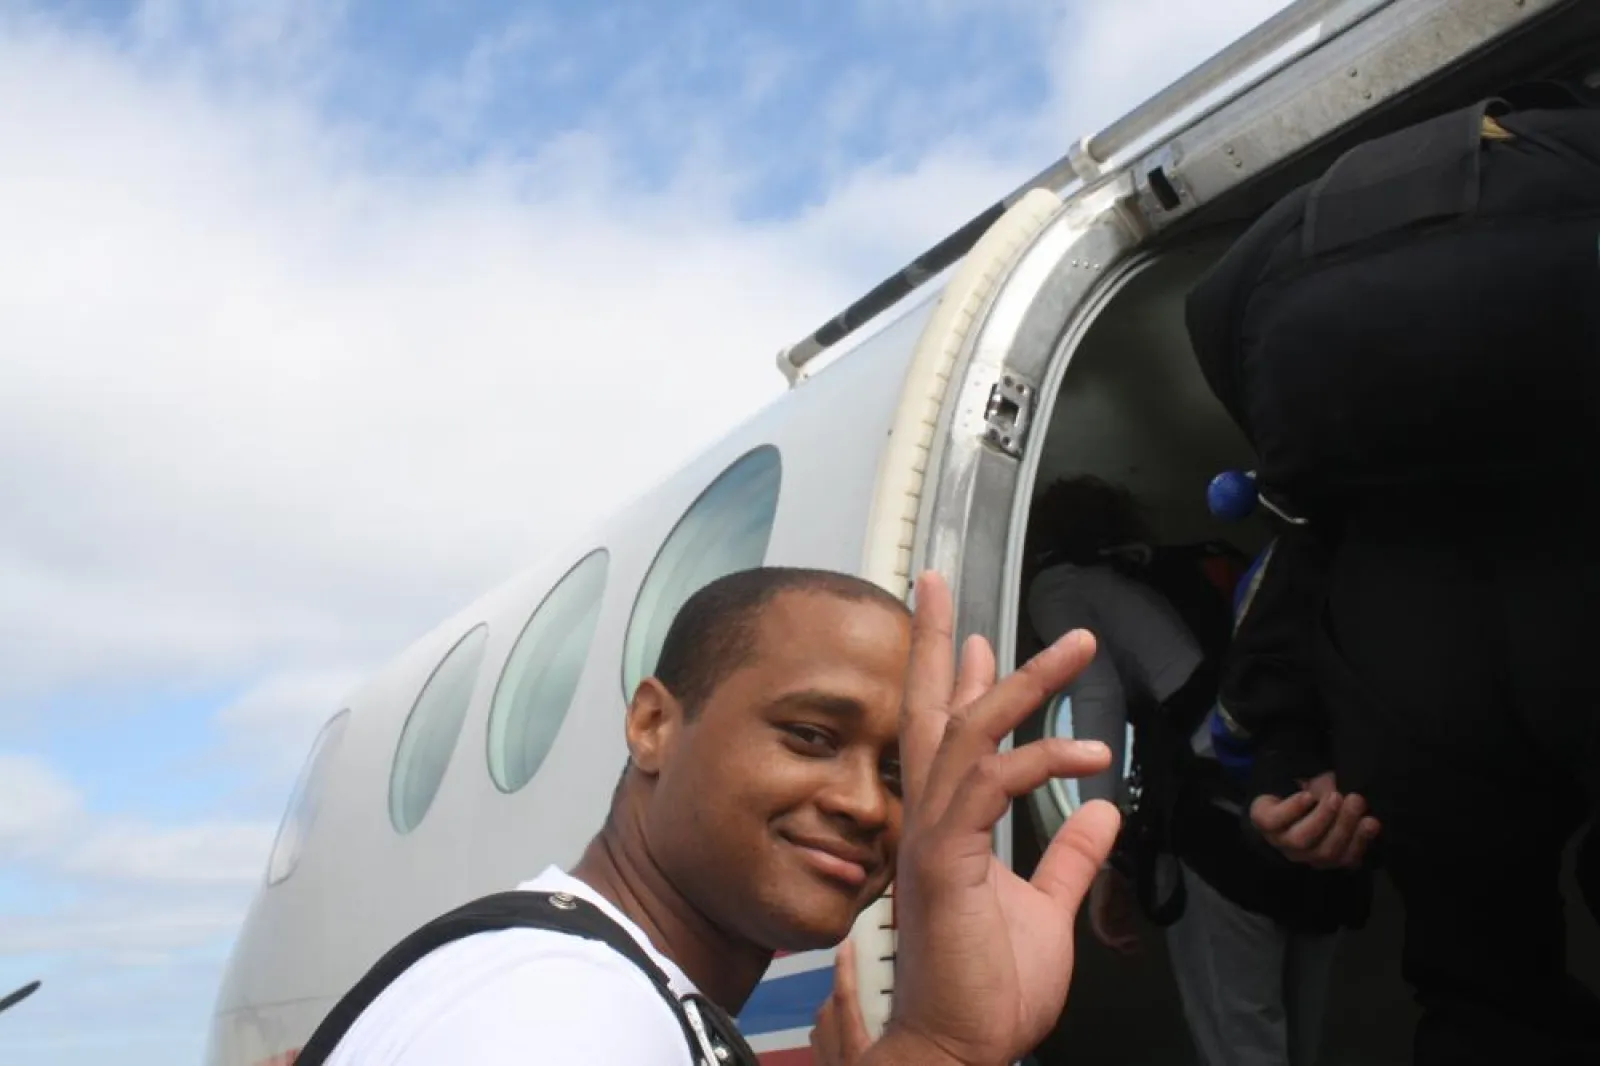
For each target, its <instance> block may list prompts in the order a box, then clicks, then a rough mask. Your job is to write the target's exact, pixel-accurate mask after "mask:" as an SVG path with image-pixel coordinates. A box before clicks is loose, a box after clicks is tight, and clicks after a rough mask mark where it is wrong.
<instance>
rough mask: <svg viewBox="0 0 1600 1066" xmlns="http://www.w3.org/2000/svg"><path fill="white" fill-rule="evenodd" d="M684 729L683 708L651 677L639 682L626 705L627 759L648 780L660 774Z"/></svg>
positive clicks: (663, 686)
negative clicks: (679, 732)
mask: <svg viewBox="0 0 1600 1066" xmlns="http://www.w3.org/2000/svg"><path fill="white" fill-rule="evenodd" d="M682 726H683V705H682V704H681V703H679V702H678V700H677V697H675V696H673V694H672V693H670V692H668V691H667V689H666V686H665V685H663V684H662V683H661V682H659V681H657V680H656V679H655V678H653V677H647V678H645V679H644V680H643V681H641V682H639V687H638V688H637V689H635V690H634V692H633V699H632V700H631V701H629V703H628V720H627V736H628V758H629V760H630V761H631V762H632V763H633V765H634V766H635V767H637V768H638V769H639V770H640V771H641V772H642V773H644V774H645V775H646V776H647V777H654V776H655V775H656V774H658V773H660V772H661V765H662V763H663V762H665V761H666V757H667V753H668V752H669V751H671V749H672V745H673V743H674V742H675V741H676V740H677V738H678V731H679V729H681V728H682Z"/></svg>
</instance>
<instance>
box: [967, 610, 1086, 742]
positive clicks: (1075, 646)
mask: <svg viewBox="0 0 1600 1066" xmlns="http://www.w3.org/2000/svg"><path fill="white" fill-rule="evenodd" d="M1094 656H1095V641H1094V636H1093V634H1091V633H1089V632H1088V631H1087V630H1083V629H1075V630H1073V631H1072V632H1070V633H1068V634H1067V635H1066V636H1064V637H1062V638H1061V639H1060V640H1058V641H1056V642H1055V643H1054V644H1052V645H1050V646H1049V647H1048V648H1046V649H1045V650H1044V651H1042V652H1040V653H1039V654H1038V655H1035V656H1034V657H1033V658H1031V659H1029V660H1028V661H1027V662H1025V663H1023V664H1022V667H1021V669H1019V670H1017V671H1016V672H1015V673H1013V674H1010V675H1009V676H1007V677H1006V679H1005V680H1003V681H1001V682H1000V683H999V684H998V685H995V686H994V687H993V688H991V689H990V690H989V691H988V692H987V693H985V694H984V696H983V697H982V698H981V699H979V700H978V701H977V702H976V703H975V704H973V705H972V708H971V710H970V711H968V712H967V720H968V722H970V723H971V725H972V727H973V728H974V729H975V730H976V731H977V732H978V733H979V734H981V735H982V736H983V737H984V738H985V739H987V740H988V741H990V742H992V743H995V744H998V743H1000V741H1001V740H1003V739H1005V737H1006V734H1008V733H1010V732H1011V731H1012V730H1014V729H1016V728H1017V726H1019V725H1021V724H1022V723H1023V722H1024V721H1026V720H1027V718H1028V716H1029V715H1030V714H1032V713H1033V712H1034V711H1036V710H1038V709H1039V707H1041V706H1042V705H1043V704H1044V702H1045V701H1046V700H1047V699H1049V698H1050V697H1051V696H1053V695H1055V694H1056V693H1057V692H1059V691H1061V690H1062V689H1064V688H1066V687H1067V686H1068V685H1070V684H1071V683H1072V682H1073V680H1075V679H1076V678H1077V676H1078V675H1079V674H1081V673H1083V668H1084V667H1086V666H1088V665H1089V663H1090V661H1091V660H1092V659H1093V658H1094Z"/></svg>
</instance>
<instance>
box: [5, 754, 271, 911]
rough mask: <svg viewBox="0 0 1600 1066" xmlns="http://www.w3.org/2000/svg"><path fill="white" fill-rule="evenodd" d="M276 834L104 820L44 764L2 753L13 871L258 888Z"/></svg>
mask: <svg viewBox="0 0 1600 1066" xmlns="http://www.w3.org/2000/svg"><path fill="white" fill-rule="evenodd" d="M275 830H276V826H275V825H272V824H268V823H266V822H249V821H244V822H239V821H232V822H230V821H217V820H212V821H204V822H199V823H189V824H183V825H176V826H162V825H152V824H150V823H148V822H143V821H137V820H133V819H128V818H121V817H107V816H103V815H98V814H95V813H94V812H92V811H90V810H89V809H88V807H87V805H86V804H85V802H84V797H83V794H82V793H81V792H80V791H79V790H78V789H77V788H76V787H75V786H74V785H73V784H72V783H71V782H69V781H68V780H66V778H64V777H63V776H62V774H61V773H60V771H59V770H57V769H56V768H55V767H53V766H51V765H50V764H49V763H48V762H46V761H45V760H43V759H41V758H38V757H37V756H32V755H22V754H15V753H8V752H0V863H4V864H5V865H6V866H7V867H9V868H11V869H13V870H15V869H29V870H32V871H34V872H36V873H43V874H46V875H52V876H59V875H76V876H79V877H84V878H88V879H90V880H93V881H98V882H104V883H110V882H126V883H130V884H146V885H149V884H162V885H190V886H213V885H252V884H255V883H256V882H258V881H259V880H260V878H261V874H262V871H263V870H265V869H266V861H267V852H268V850H269V849H270V847H271V845H272V836H273V833H274V832H275Z"/></svg>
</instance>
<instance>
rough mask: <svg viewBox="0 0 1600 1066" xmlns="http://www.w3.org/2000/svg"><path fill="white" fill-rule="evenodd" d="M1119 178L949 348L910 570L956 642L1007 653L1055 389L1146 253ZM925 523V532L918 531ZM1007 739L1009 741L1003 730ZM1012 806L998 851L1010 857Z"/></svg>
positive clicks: (1056, 232)
mask: <svg viewBox="0 0 1600 1066" xmlns="http://www.w3.org/2000/svg"><path fill="white" fill-rule="evenodd" d="M1135 192H1136V190H1135V187H1134V184H1133V181H1132V179H1131V178H1129V177H1128V176H1126V175H1122V176H1119V177H1118V178H1117V179H1114V180H1110V181H1108V182H1107V183H1106V184H1105V185H1104V186H1102V187H1101V188H1099V189H1096V190H1090V191H1087V192H1085V193H1084V194H1082V195H1081V196H1079V197H1076V198H1074V200H1073V202H1071V203H1070V204H1069V206H1068V207H1067V208H1066V209H1065V210H1064V211H1062V213H1061V214H1060V216H1059V217H1058V218H1057V219H1055V220H1054V221H1053V222H1052V223H1051V224H1050V225H1049V226H1048V227H1047V228H1045V229H1044V230H1043V231H1042V232H1040V234H1039V235H1038V236H1037V237H1036V238H1035V240H1034V241H1033V243H1032V244H1031V245H1030V246H1029V247H1028V248H1027V249H1026V250H1025V251H1024V252H1023V253H1022V254H1021V255H1020V256H1019V257H1018V259H1017V261H1016V263H1015V265H1014V266H1013V267H1012V269H1011V272H1010V275H1009V277H1008V278H1007V279H1006V280H1005V282H1004V283H1003V284H1002V285H1001V286H1000V287H999V288H998V289H997V291H996V292H995V294H994V297H993V299H992V300H991V301H990V303H989V305H988V307H987V308H986V312H985V314H984V316H983V319H982V322H981V325H979V327H978V328H977V329H975V330H973V331H972V332H971V333H970V335H969V336H968V338H967V341H966V343H965V344H964V345H963V348H962V350H961V352H960V354H959V355H958V357H957V360H956V365H955V367H954V368H953V371H952V374H951V388H950V389H949V390H948V391H947V393H946V399H945V403H944V405H943V407H942V409H941V411H940V416H939V424H938V428H937V430H936V432H935V434H934V440H935V441H936V442H939V444H937V445H936V446H935V448H934V450H933V453H932V454H931V455H930V457H929V460H930V461H929V469H928V471H927V474H926V477H927V478H928V480H929V481H930V482H931V484H932V486H933V491H932V492H930V493H924V494H923V498H922V509H921V514H919V516H918V521H917V528H918V530H919V532H921V533H922V535H921V536H919V537H918V538H917V544H916V546H915V549H914V553H913V554H914V559H913V564H914V565H913V567H912V572H913V573H915V572H919V571H921V570H923V569H930V568H931V569H936V570H938V571H939V572H940V573H942V574H944V575H945V578H946V580H948V581H949V582H950V587H951V593H952V596H953V598H954V600H955V630H956V639H957V641H958V642H960V641H963V640H965V639H966V638H967V637H968V636H969V635H971V634H973V633H977V634H980V635H982V636H984V637H985V638H987V639H988V640H989V642H990V644H991V645H992V646H993V647H994V650H995V655H996V657H997V659H998V660H999V666H1000V673H1001V674H1002V675H1004V674H1006V673H1009V672H1011V670H1012V668H1013V667H1012V659H1013V658H1014V656H1015V648H1016V640H1017V631H1016V629H1017V627H1016V605H1017V592H1016V590H1015V589H1013V588H1012V587H1011V584H1012V583H1014V578H1015V574H1016V572H1017V564H1018V560H1017V558H1016V555H1017V551H1018V549H1019V546H1020V544H1021V540H1022V531H1023V529H1024V528H1025V527H1026V523H1027V518H1028V507H1029V503H1030V498H1031V493H1030V492H1028V491H1027V489H1028V488H1030V487H1031V485H1032V482H1033V478H1034V476H1035V474H1036V471H1037V468H1038V463H1039V454H1040V451H1041V446H1042V444H1043V441H1044V429H1043V427H1047V426H1048V425H1049V422H1050V413H1051V411H1050V409H1051V407H1052V406H1053V403H1054V398H1055V393H1056V388H1057V387H1058V386H1059V384H1060V381H1061V377H1062V375H1063V374H1064V373H1065V371H1066V367H1067V364H1068V363H1069V362H1070V361H1071V358H1072V354H1073V352H1074V351H1075V350H1076V349H1077V347H1078V345H1079V343H1080V342H1081V341H1082V339H1083V337H1084V335H1085V334H1086V333H1087V331H1088V329H1089V326H1090V325H1091V324H1092V323H1093V322H1094V320H1095V319H1096V318H1097V317H1098V315H1099V313H1100V312H1101V310H1103V309H1104V308H1105V307H1106V306H1107V305H1108V304H1109V303H1110V302H1111V301H1112V299H1114V298H1115V296H1116V294H1117V292H1119V291H1120V290H1121V289H1122V287H1123V286H1124V285H1125V284H1126V283H1127V282H1128V281H1129V280H1131V278H1132V277H1133V276H1134V275H1135V274H1137V273H1138V272H1139V271H1140V270H1142V269H1143V267H1145V266H1147V265H1148V264H1149V263H1150V262H1151V261H1152V260H1151V257H1150V256H1148V255H1143V254H1140V253H1141V252H1142V250H1143V248H1144V246H1145V245H1146V243H1147V241H1148V234H1149V231H1148V229H1147V228H1146V227H1145V226H1144V224H1143V223H1142V222H1141V220H1140V216H1139V214H1138V213H1137V208H1136V207H1133V206H1132V204H1133V203H1134V196H1135ZM924 531H925V532H924ZM1002 746H1003V747H1009V746H1010V738H1007V740H1006V742H1005V744H1004V745H1002ZM1013 817H1014V809H1013V811H1008V812H1007V814H1006V815H1005V816H1004V818H1002V820H1001V822H1000V824H999V825H997V826H996V827H995V840H994V849H995V852H996V854H997V855H999V856H1000V858H1001V859H1002V860H1003V861H1005V862H1006V863H1007V864H1008V865H1009V864H1010V863H1011V862H1012V848H1011V827H1012V819H1013Z"/></svg>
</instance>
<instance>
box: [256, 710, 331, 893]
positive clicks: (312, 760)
mask: <svg viewBox="0 0 1600 1066" xmlns="http://www.w3.org/2000/svg"><path fill="white" fill-rule="evenodd" d="M349 724H350V711H349V709H348V708H346V709H345V710H342V711H340V712H339V713H338V714H336V715H334V716H333V717H332V718H330V719H328V721H327V723H326V724H324V725H323V727H322V728H321V729H319V730H318V731H317V738H316V739H315V740H313V741H312V742H311V752H310V754H308V755H307V756H306V763H305V766H304V767H302V768H301V770H300V777H299V779H298V780H296V781H295V783H294V789H293V791H291V792H290V793H289V806H288V807H287V808H286V809H285V810H284V812H283V822H282V823H281V824H280V825H279V826H278V835H277V837H276V838H275V839H274V840H273V841H272V855H271V857H270V858H268V859H267V884H269V885H275V884H278V883H279V882H280V881H283V880H285V879H286V878H287V877H288V876H289V875H290V874H292V873H294V870H295V867H296V866H298V865H299V864H300V852H301V851H303V850H304V849H305V844H306V838H307V837H308V836H310V835H311V827H312V825H313V824H314V823H315V822H316V820H317V811H318V810H319V809H320V808H321V806H322V793H323V791H324V789H325V788H326V787H327V776H328V766H329V764H331V763H332V762H333V753H334V752H335V751H337V750H338V747H339V741H340V740H341V739H343V737H344V730H345V726H347V725H349Z"/></svg>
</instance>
